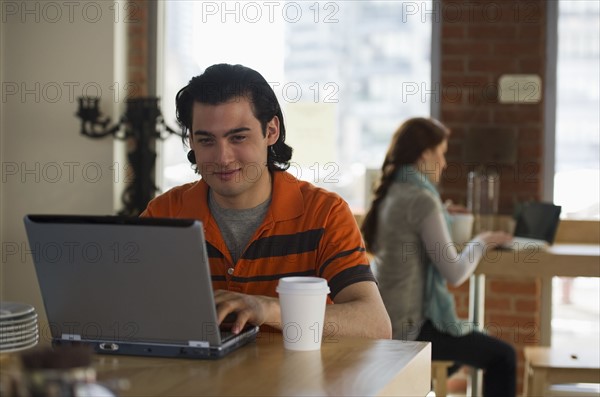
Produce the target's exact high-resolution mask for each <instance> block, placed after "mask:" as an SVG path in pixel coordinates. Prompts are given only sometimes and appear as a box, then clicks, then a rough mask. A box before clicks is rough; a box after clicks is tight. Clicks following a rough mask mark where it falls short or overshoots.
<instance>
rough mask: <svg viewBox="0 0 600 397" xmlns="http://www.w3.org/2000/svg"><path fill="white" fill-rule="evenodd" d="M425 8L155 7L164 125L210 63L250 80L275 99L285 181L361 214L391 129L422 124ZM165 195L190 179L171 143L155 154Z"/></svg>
mask: <svg viewBox="0 0 600 397" xmlns="http://www.w3.org/2000/svg"><path fill="white" fill-rule="evenodd" d="M432 7H433V6H432V3H431V1H422V2H403V1H348V2H345V1H344V2H326V1H323V2H316V1H315V2H312V1H310V2H305V1H297V2H292V1H285V2H191V1H173V2H164V15H165V27H164V73H163V79H164V89H163V93H164V94H163V95H162V97H163V98H165V99H163V101H162V107H163V114H164V116H165V120H167V121H168V122H169V123H170V124H174V120H175V110H174V100H173V98H174V97H175V94H176V93H177V90H179V89H180V88H181V87H183V86H184V85H185V84H186V83H187V82H188V80H189V79H190V78H191V77H192V76H195V75H198V74H200V73H202V72H203V71H204V69H205V68H206V67H208V66H210V65H212V64H214V63H221V62H226V63H241V64H244V65H246V66H249V67H252V68H254V69H256V70H258V71H259V72H260V73H261V74H262V75H263V76H264V77H265V78H266V79H267V81H269V83H270V84H271V85H272V87H273V89H274V90H275V92H276V94H277V96H278V98H279V101H280V104H281V105H282V108H283V113H284V117H285V122H286V129H287V132H288V136H287V142H288V143H289V144H290V145H291V146H292V147H293V148H294V155H293V157H292V166H291V167H290V170H289V171H290V172H291V173H293V174H295V175H296V176H298V177H299V178H301V179H304V180H308V181H311V182H313V183H315V184H317V185H320V186H323V187H325V188H326V189H328V190H333V191H335V192H337V193H339V194H340V195H341V196H342V197H343V198H344V199H346V201H348V202H349V204H350V206H351V207H352V208H353V209H355V210H362V209H363V208H364V205H365V173H366V171H367V169H368V168H379V167H380V166H381V163H382V162H383V158H384V155H385V151H386V149H387V145H388V144H389V141H390V138H391V135H392V134H393V132H394V131H395V129H396V128H397V126H398V125H399V124H400V123H401V122H402V121H403V120H404V119H406V118H408V117H413V116H428V115H429V114H430V110H429V109H430V104H429V100H430V97H429V96H427V97H422V96H421V95H414V87H430V86H431V84H430V81H431V31H432V15H431V14H432ZM215 38H218V40H217V39H215ZM162 154H163V155H162V161H163V180H162V182H161V185H162V188H163V190H166V189H168V188H170V187H172V186H175V185H179V184H181V183H185V182H189V181H190V180H193V179H195V178H196V177H195V176H194V175H193V173H192V171H191V168H190V166H189V164H188V163H187V161H186V157H185V150H184V148H183V147H182V144H181V142H180V140H178V139H177V138H176V137H173V138H169V140H168V141H167V142H165V144H164V148H163V152H162Z"/></svg>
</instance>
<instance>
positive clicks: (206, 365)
mask: <svg viewBox="0 0 600 397" xmlns="http://www.w3.org/2000/svg"><path fill="white" fill-rule="evenodd" d="M94 366H95V368H96V370H97V372H98V379H99V380H100V381H103V380H104V381H110V380H113V381H114V380H116V379H126V380H127V381H128V382H129V383H130V388H129V389H128V390H123V391H121V392H120V393H119V395H121V396H134V395H138V396H139V395H144V396H164V395H169V396H185V395H188V396H190V395H194V396H201V395H210V396H233V395H236V396H240V395H244V396H327V395H335V396H385V395H389V396H425V395H426V394H427V393H428V392H429V391H430V388H431V377H430V369H431V345H430V344H429V343H423V342H405V341H396V340H369V339H357V338H327V339H325V340H324V341H323V344H322V347H321V350H320V351H313V352H294V351H288V350H285V349H284V348H283V341H282V339H281V335H280V334H260V335H259V337H258V339H257V341H256V342H255V343H252V344H249V345H247V346H244V347H242V348H241V349H239V350H237V351H235V352H233V353H231V354H230V355H229V356H227V357H225V358H223V359H220V360H216V361H204V360H187V359H168V358H149V357H133V356H108V355H96V356H95V357H94Z"/></svg>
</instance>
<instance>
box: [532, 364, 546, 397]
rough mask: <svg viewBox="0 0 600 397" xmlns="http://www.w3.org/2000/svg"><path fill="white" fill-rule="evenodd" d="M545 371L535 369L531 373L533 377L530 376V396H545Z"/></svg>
mask: <svg viewBox="0 0 600 397" xmlns="http://www.w3.org/2000/svg"><path fill="white" fill-rule="evenodd" d="M546 372H547V371H546V370H545V369H536V370H535V371H534V372H533V376H531V392H529V393H530V394H529V395H530V396H540V397H543V396H545V395H546V391H547V390H546V389H547V386H548V385H547V383H548V382H546Z"/></svg>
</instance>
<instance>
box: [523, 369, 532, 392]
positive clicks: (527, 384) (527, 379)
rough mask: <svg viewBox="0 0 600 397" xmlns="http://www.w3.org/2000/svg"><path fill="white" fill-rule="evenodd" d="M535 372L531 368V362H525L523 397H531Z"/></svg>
mask: <svg viewBox="0 0 600 397" xmlns="http://www.w3.org/2000/svg"><path fill="white" fill-rule="evenodd" d="M532 372H533V370H532V369H531V368H529V361H528V360H525V376H523V397H527V396H529V393H530V392H531V387H532V384H531V381H532V375H533V374H532Z"/></svg>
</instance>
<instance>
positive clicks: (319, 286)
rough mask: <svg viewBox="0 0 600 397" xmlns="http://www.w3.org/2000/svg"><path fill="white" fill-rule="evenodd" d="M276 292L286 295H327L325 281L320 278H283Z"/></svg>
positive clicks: (327, 288)
mask: <svg viewBox="0 0 600 397" xmlns="http://www.w3.org/2000/svg"><path fill="white" fill-rule="evenodd" d="M276 291H277V292H278V293H286V294H307V295H309V294H310V295H312V294H329V292H330V290H329V286H328V285H327V280H325V279H324V278H320V277H283V278H280V279H279V284H278V285H277V289H276Z"/></svg>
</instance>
